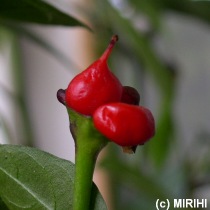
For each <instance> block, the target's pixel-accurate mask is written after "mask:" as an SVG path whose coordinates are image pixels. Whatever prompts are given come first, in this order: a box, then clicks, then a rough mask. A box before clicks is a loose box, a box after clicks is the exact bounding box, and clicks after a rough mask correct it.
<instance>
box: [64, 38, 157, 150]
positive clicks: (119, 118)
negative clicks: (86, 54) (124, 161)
mask: <svg viewBox="0 0 210 210" xmlns="http://www.w3.org/2000/svg"><path fill="white" fill-rule="evenodd" d="M117 40H118V36H117V35H115V36H113V37H112V39H111V41H110V43H109V45H108V47H107V49H106V50H105V52H104V53H103V55H102V56H101V57H100V58H99V59H98V60H97V61H95V62H94V63H93V64H91V65H90V66H89V67H88V68H87V69H85V70H84V71H83V72H81V73H80V74H78V75H77V76H76V77H75V78H74V79H73V80H72V81H71V82H70V83H69V85H68V88H67V89H66V93H65V103H66V105H67V106H68V107H70V108H71V109H73V110H75V111H77V112H78V113H80V114H83V115H87V116H91V117H92V118H93V123H94V126H95V127H96V129H97V130H98V131H100V132H101V133H102V134H103V135H104V136H106V137H107V138H108V139H110V140H111V141H113V142H115V143H116V144H118V145H121V146H123V147H134V146H137V145H141V144H144V143H145V142H146V141H147V140H149V139H150V138H151V137H153V136H154V133H155V122H154V118H153V115H152V113H151V112H150V111H149V110H148V109H146V108H144V107H142V106H139V105H138V104H139V101H140V95H139V93H138V91H137V90H136V89H135V88H132V87H129V86H122V84H121V83H120V81H119V80H118V79H117V77H116V76H115V75H114V74H113V73H112V72H111V71H110V70H109V68H108V65H107V59H108V57H109V55H110V54H111V51H112V49H113V47H114V45H115V43H116V42H117Z"/></svg>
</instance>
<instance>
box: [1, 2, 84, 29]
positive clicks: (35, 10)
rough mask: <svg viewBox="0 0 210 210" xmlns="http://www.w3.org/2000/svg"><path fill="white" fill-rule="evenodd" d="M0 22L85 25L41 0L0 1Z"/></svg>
mask: <svg viewBox="0 0 210 210" xmlns="http://www.w3.org/2000/svg"><path fill="white" fill-rule="evenodd" d="M0 5H1V6H0V20H1V21H2V20H11V21H19V22H23V23H38V24H47V25H63V26H83V27H86V28H88V26H87V25H85V24H83V23H82V22H80V21H78V20H76V19H75V18H73V17H72V16H70V15H68V14H65V13H63V12H61V11H60V10H58V9H57V8H55V7H53V6H52V5H50V4H48V3H46V2H44V1H42V0H18V1H14V0H0Z"/></svg>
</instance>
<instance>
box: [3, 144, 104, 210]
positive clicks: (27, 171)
mask: <svg viewBox="0 0 210 210" xmlns="http://www.w3.org/2000/svg"><path fill="white" fill-rule="evenodd" d="M73 182H74V165H73V164H72V163H71V162H69V161H67V160H63V159H60V158H57V157H55V156H53V155H51V154H49V153H46V152H43V151H40V150H38V149H34V148H30V147H23V146H14V145H13V146H12V145H1V146H0V186H1V188H0V197H1V199H2V203H4V204H5V205H6V206H7V207H8V208H9V209H10V210H19V209H20V210H21V209H30V210H35V209H38V210H42V209H43V210H45V209H57V210H59V209H60V210H64V209H66V210H71V209H72V200H73V189H72V188H73V185H74V183H73ZM93 192H95V193H93V195H94V194H95V199H96V206H95V208H94V209H95V210H99V209H104V210H105V209H106V205H105V203H104V201H103V199H102V197H101V196H100V195H99V193H98V190H97V188H96V186H94V187H93Z"/></svg>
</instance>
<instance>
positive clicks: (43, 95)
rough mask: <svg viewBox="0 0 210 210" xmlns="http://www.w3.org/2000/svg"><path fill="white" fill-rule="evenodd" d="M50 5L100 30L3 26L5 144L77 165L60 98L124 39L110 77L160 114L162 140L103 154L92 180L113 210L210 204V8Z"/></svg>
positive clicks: (1, 123) (118, 0) (1, 132)
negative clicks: (187, 201)
mask: <svg viewBox="0 0 210 210" xmlns="http://www.w3.org/2000/svg"><path fill="white" fill-rule="evenodd" d="M46 2H48V3H50V4H51V5H53V6H55V7H56V8H58V9H59V10H61V11H63V12H65V13H67V14H71V15H73V16H74V17H76V18H78V19H79V20H81V21H82V22H84V23H86V24H87V25H89V26H90V27H91V28H92V30H93V31H90V30H88V29H86V28H85V27H64V26H57V25H56V26H52V25H51V26H46V25H39V24H30V23H27V24H20V23H17V22H15V21H13V22H7V21H2V19H0V99H1V100H0V143H1V144H5V143H6V144H7V143H9V144H24V145H29V146H34V147H37V148H40V149H42V150H44V151H47V152H50V153H52V154H54V155H56V156H58V157H61V158H64V159H68V160H71V161H72V162H74V143H73V140H72V138H71V135H70V133H69V128H68V125H69V122H68V116H67V113H66V110H65V107H64V106H62V105H61V104H60V103H59V102H58V101H57V99H56V92H57V90H58V89H60V88H63V89H65V88H66V87H67V85H68V83H69V81H70V80H71V79H72V78H73V77H74V76H75V75H76V74H77V73H79V72H80V71H82V70H84V69H85V68H86V67H87V66H89V65H90V64H91V63H92V62H93V61H94V60H96V59H97V58H98V57H99V56H100V55H101V54H102V52H103V50H104V49H105V48H106V46H107V44H108V42H109V40H110V38H111V36H112V35H113V34H118V35H119V42H118V43H117V45H116V47H115V49H114V51H113V53H112V56H111V57H110V59H109V66H110V69H111V70H112V71H113V72H114V73H115V74H116V75H117V76H118V78H119V79H120V80H121V82H122V83H123V85H129V86H133V87H135V88H136V89H137V90H138V91H139V92H140V94H141V102H140V103H141V105H143V106H146V107H148V108H149V109H150V110H151V111H152V113H153V114H154V116H155V120H156V135H155V137H154V138H153V139H152V140H151V141H149V142H148V143H147V144H146V145H145V146H143V147H139V148H137V151H136V153H135V155H127V154H124V153H122V150H121V148H119V147H118V146H116V145H114V144H112V143H110V144H109V145H108V147H107V148H106V149H105V150H104V151H103V154H102V156H101V157H100V161H99V162H98V170H97V172H96V175H95V177H94V180H95V181H96V183H97V185H98V187H99V190H100V191H101V192H102V194H103V196H104V198H105V200H106V202H107V206H108V209H109V210H118V209H120V210H128V209H132V210H139V209H154V208H155V202H156V199H166V198H168V199H173V198H198V199H199V198H207V199H208V201H210V112H209V107H210V91H209V90H210V70H209V69H210V59H209V58H210V2H207V1H185V0H182V1H177V0H171V1H167V0H130V1H128V0H92V1H90V0H89V1H84V0H83V1H82V0H81V1H73V0H72V1H70V0H59V1H58V0H57V1H55V0H48V1H46ZM208 205H210V203H208ZM209 209H210V208H209Z"/></svg>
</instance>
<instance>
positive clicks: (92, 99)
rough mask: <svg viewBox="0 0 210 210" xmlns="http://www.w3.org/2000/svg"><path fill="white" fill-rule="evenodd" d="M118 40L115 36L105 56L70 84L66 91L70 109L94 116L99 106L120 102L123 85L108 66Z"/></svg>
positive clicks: (67, 103)
mask: <svg viewBox="0 0 210 210" xmlns="http://www.w3.org/2000/svg"><path fill="white" fill-rule="evenodd" d="M117 40H118V36H117V35H115V36H113V37H112V39H111V41H110V43H109V45H108V47H107V49H106V50H105V52H104V53H103V55H102V56H101V57H100V58H99V59H98V60H97V61H95V62H94V63H93V64H91V65H90V66H89V67H88V68H87V69H86V70H84V71H83V72H81V73H80V74H78V75H77V76H76V77H75V78H74V79H73V80H72V81H71V82H70V83H69V85H68V88H67V90H66V105H67V106H68V107H70V108H72V109H74V110H75V111H77V112H79V113H81V114H84V115H92V114H93V112H94V111H95V110H96V109H97V108H98V107H99V106H101V105H103V104H105V103H109V102H118V101H120V99H121V95H122V85H121V83H120V81H119V80H118V79H117V77H115V75H114V74H113V73H112V72H111V71H110V70H109V68H108V65H107V59H108V57H109V55H110V53H111V52H112V49H113V47H114V45H115V43H116V42H117Z"/></svg>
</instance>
